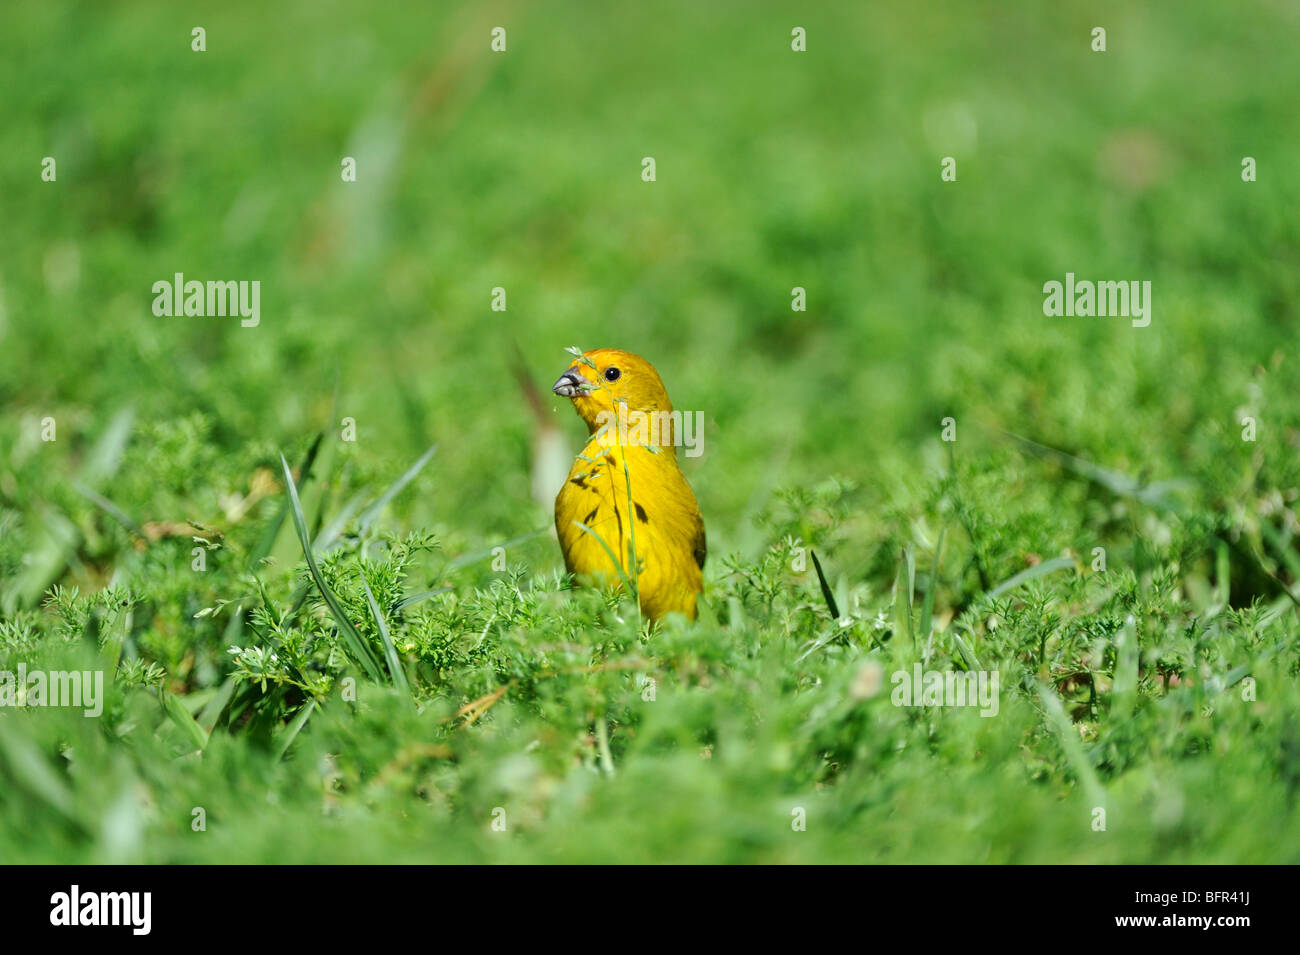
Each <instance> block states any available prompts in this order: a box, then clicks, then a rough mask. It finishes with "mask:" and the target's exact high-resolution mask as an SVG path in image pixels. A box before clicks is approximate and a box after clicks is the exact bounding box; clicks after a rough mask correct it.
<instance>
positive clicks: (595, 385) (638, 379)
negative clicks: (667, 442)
mask: <svg viewBox="0 0 1300 955" xmlns="http://www.w3.org/2000/svg"><path fill="white" fill-rule="evenodd" d="M551 390H552V391H553V392H555V393H556V394H557V395H560V396H561V397H563V398H569V399H571V400H572V401H573V408H574V410H575V411H577V412H578V415H579V417H581V418H582V420H583V421H585V422H586V423H587V430H588V431H590V432H591V433H593V434H594V433H595V432H596V431H597V429H599V428H601V427H602V426H604V425H605V423H606V422H607V421H609V420H610V419H609V417H608V415H614V416H615V417H617V415H618V413H619V407H620V405H622V406H624V407H625V408H626V410H627V411H628V412H629V413H631V412H633V411H642V412H645V413H646V414H651V413H653V412H656V411H662V412H671V411H672V410H673V406H672V403H671V402H670V401H669V400H668V392H667V391H666V390H664V383H663V382H662V381H660V380H659V372H657V371H655V369H654V366H653V365H652V364H650V362H648V361H646V360H645V359H644V358H642V357H641V356H640V355H633V354H632V353H631V352H625V351H619V350H618V349H617V348H593V349H592V350H591V351H589V352H586V353H584V354H583V355H582V356H581V357H580V358H578V359H577V360H575V361H574V363H573V364H572V365H570V366H569V368H568V370H567V371H565V373H564V374H562V375H561V376H560V379H559V381H557V382H556V383H555V384H554V385H553V386H552V387H551Z"/></svg>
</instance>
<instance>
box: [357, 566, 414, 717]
mask: <svg viewBox="0 0 1300 955" xmlns="http://www.w3.org/2000/svg"><path fill="white" fill-rule="evenodd" d="M361 587H362V589H363V590H365V592H366V603H367V604H369V605H370V613H371V616H373V617H374V618H375V626H376V627H377V628H378V629H379V639H380V641H382V643H383V644H384V654H385V655H386V656H387V657H388V672H389V673H391V674H392V677H393V684H394V685H395V686H396V687H397V688H398V689H399V690H401V691H402V695H403V696H405V697H406V698H407V699H408V700H410V701H411V702H412V703H414V702H415V697H413V696H412V695H411V685H410V684H409V683H408V682H407V681H406V671H405V670H404V669H402V661H401V659H400V658H399V657H398V656H397V647H396V646H394V645H393V638H392V636H390V635H389V633H388V624H386V623H385V622H384V615H383V613H382V612H381V611H380V609H379V604H377V603H375V595H374V593H373V592H372V591H371V589H370V583H369V581H367V580H366V578H365V577H364V576H362V578H361Z"/></svg>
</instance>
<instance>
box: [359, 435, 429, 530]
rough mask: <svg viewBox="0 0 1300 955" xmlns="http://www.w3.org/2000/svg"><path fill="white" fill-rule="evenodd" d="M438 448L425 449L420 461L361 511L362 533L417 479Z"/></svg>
mask: <svg viewBox="0 0 1300 955" xmlns="http://www.w3.org/2000/svg"><path fill="white" fill-rule="evenodd" d="M437 450H438V446H437V445H436V444H435V445H433V446H432V447H431V448H429V450H428V451H425V452H424V454H422V455H420V459H419V460H418V461H416V462H415V463H414V464H412V465H411V466H410V467H409V468H407V469H406V470H405V471H404V472H402V476H401V477H399V478H398V479H397V480H396V481H394V482H393V483H392V484H390V485H389V486H388V490H386V491H384V493H383V494H381V495H379V497H377V498H376V499H375V502H374V503H373V504H371V505H370V506H369V507H367V508H366V509H365V510H364V511H362V512H361V517H360V518H358V519H357V524H358V526H359V527H360V528H361V533H363V534H364V533H365V532H366V531H368V530H369V529H370V525H371V524H373V523H374V522H375V518H377V517H378V516H379V514H380V512H381V511H382V510H383V509H384V508H385V507H387V506H388V502H389V501H391V500H392V499H393V498H395V497H397V495H398V494H400V493H401V491H402V488H404V487H406V485H408V484H410V483H411V482H412V481H414V480H415V476H416V475H417V474H419V473H420V471H421V470H423V468H424V466H425V465H426V464H428V463H429V459H430V458H431V457H433V455H434V452H436V451H437Z"/></svg>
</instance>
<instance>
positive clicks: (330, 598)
mask: <svg viewBox="0 0 1300 955" xmlns="http://www.w3.org/2000/svg"><path fill="white" fill-rule="evenodd" d="M280 466H281V468H283V470H284V480H285V486H286V487H287V489H288V491H289V512H290V514H291V515H292V516H293V526H294V527H295V528H296V529H297V531H298V542H299V543H300V544H301V545H302V552H303V556H304V557H306V558H307V570H308V572H309V573H310V574H311V579H312V580H313V581H315V582H316V589H317V590H319V591H320V593H321V596H322V597H323V598H325V605H326V606H327V607H329V611H330V614H331V615H332V616H333V617H334V622H335V623H336V624H337V625H338V628H339V633H340V634H341V635H342V637H343V641H344V643H346V644H347V647H348V649H349V650H350V651H351V653H352V657H353V659H354V660H355V661H356V663H357V664H359V665H360V666H361V668H362V669H363V670H365V671H366V675H367V676H368V677H370V679H372V680H374V681H375V682H376V683H383V682H384V680H383V676H382V673H381V672H380V669H379V663H378V661H377V660H375V657H374V654H372V653H371V652H370V647H368V646H367V645H366V641H365V638H364V637H363V636H362V635H361V633H360V632H359V631H358V630H357V628H356V627H355V626H353V625H352V621H351V620H349V619H348V615H347V613H346V612H345V611H344V609H343V605H342V604H340V603H339V599H338V597H336V596H334V591H332V590H330V588H329V585H328V584H327V583H325V578H324V577H323V576H322V575H321V572H320V567H318V566H317V565H316V557H315V556H314V554H313V553H312V547H311V538H310V537H309V536H308V534H307V518H306V517H305V516H303V513H302V502H301V501H299V500H298V488H297V487H295V486H294V483H293V474H292V473H290V471H289V462H288V461H286V460H285V458H284V455H283V454H282V455H280Z"/></svg>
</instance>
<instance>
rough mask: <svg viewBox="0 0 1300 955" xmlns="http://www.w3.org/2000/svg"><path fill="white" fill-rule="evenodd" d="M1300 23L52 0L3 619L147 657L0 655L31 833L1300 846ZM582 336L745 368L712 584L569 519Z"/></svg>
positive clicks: (754, 843)
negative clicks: (681, 603) (242, 283)
mask: <svg viewBox="0 0 1300 955" xmlns="http://www.w3.org/2000/svg"><path fill="white" fill-rule="evenodd" d="M199 24H201V25H204V26H205V28H206V29H207V32H208V40H207V42H208V51H207V52H206V53H202V54H199V53H193V52H191V50H190V46H189V41H190V30H191V28H192V27H193V26H195V25H199ZM498 24H505V25H506V27H507V29H508V35H509V47H508V52H507V53H505V54H495V55H494V54H491V53H489V51H488V39H489V31H490V29H491V27H493V26H496V25H498ZM796 24H797V25H802V26H804V27H806V29H807V31H808V51H807V52H806V53H802V54H797V53H793V52H791V50H790V45H789V38H790V29H791V27H792V26H794V25H796ZM1097 24H1102V25H1104V26H1106V28H1107V30H1108V44H1109V48H1108V51H1107V52H1106V53H1104V54H1101V53H1093V52H1091V50H1090V49H1089V39H1090V31H1091V29H1092V27H1093V26H1095V25H1097ZM1295 27H1296V14H1295V13H1294V11H1291V10H1288V9H1285V8H1283V7H1281V6H1277V5H1268V4H1258V5H1250V6H1248V7H1246V8H1233V9H1227V8H1220V6H1218V5H1214V4H1210V3H1203V4H1201V3H1198V4H1192V5H1190V6H1186V5H1185V7H1183V8H1180V9H1179V11H1178V13H1177V15H1176V16H1175V15H1174V14H1173V13H1172V12H1170V11H1168V10H1166V9H1164V7H1163V6H1162V5H1160V4H1154V3H1139V4H1136V5H1135V4H1110V3H1107V4H1102V5H1100V6H1099V7H1097V8H1096V9H1090V10H1089V11H1088V13H1087V14H1086V15H1084V14H1082V13H1074V12H1068V11H1066V12H1062V11H1056V10H1050V9H1047V8H1044V9H1043V10H1038V11H1017V12H1016V13H1015V15H1014V16H1013V15H1012V13H1011V12H1010V7H1007V6H1005V5H999V4H992V3H987V4H970V3H962V4H958V3H949V4H943V5H940V7H938V8H936V10H935V11H934V12H932V13H927V14H926V15H925V16H924V17H922V15H921V14H920V13H919V12H917V10H916V9H915V8H914V6H912V5H907V4H902V3H899V4H883V5H871V6H869V7H868V6H863V5H861V4H848V3H844V4H832V5H829V6H826V7H825V8H824V9H820V10H819V11H817V12H815V13H811V14H810V13H808V12H807V11H803V10H800V11H797V12H790V11H789V10H787V9H785V8H783V7H781V6H780V5H777V4H758V5H747V6H746V7H745V8H744V10H741V9H740V8H739V7H737V8H735V9H730V8H727V9H707V10H706V9H696V8H692V7H690V6H688V5H684V4H682V5H669V6H666V7H663V8H649V7H647V8H636V9H631V8H623V7H620V8H618V9H617V10H616V11H615V9H614V8H611V9H609V10H597V9H590V8H589V7H588V6H587V5H579V4H551V5H548V6H547V7H545V8H542V7H532V6H522V5H521V6H509V7H507V6H494V5H491V4H489V5H481V4H466V5H448V6H445V7H443V8H441V9H439V10H438V11H435V12H430V11H428V10H424V9H421V10H419V11H418V12H417V11H415V10H414V8H411V9H410V10H407V9H405V8H403V7H401V6H400V5H399V6H397V7H393V8H389V7H382V8H375V9H367V10H365V11H364V12H357V11H353V10H351V9H350V8H349V7H348V5H345V4H342V3H332V2H327V3H323V4H302V5H296V6H290V7H288V8H285V9H282V10H278V11H277V10H270V9H264V8H262V7H259V6H256V5H252V4H233V5H230V4H223V5H216V4H199V5H198V7H197V8H196V9H189V8H187V9H186V10H185V12H184V14H183V15H182V14H181V13H180V12H179V11H176V10H172V9H171V8H169V7H168V6H167V5H165V4H161V3H152V2H141V3H136V4H131V5H125V6H120V7H114V8H113V9H112V10H111V11H109V10H100V9H98V8H96V9H90V8H86V7H84V6H81V5H77V4H74V3H64V2H52V3H45V4H41V5H26V6H16V5H15V6H11V7H6V8H5V9H4V11H3V12H0V53H3V55H0V80H2V81H3V84H4V88H5V89H9V90H14V91H15V94H14V95H13V96H11V97H9V98H7V99H6V102H5V103H4V104H3V105H2V106H0V111H2V112H3V119H4V120H5V121H4V122H2V123H0V181H3V182H4V183H5V190H4V191H5V207H6V216H5V218H6V223H7V225H6V228H5V229H4V230H0V408H3V413H2V416H0V670H15V669H16V668H17V666H18V665H19V663H25V664H26V665H27V667H28V668H29V669H34V668H47V669H58V668H73V667H76V668H80V669H87V668H89V669H100V670H103V671H104V672H105V673H106V674H107V675H108V679H107V681H106V683H107V686H106V693H107V699H106V701H105V706H104V711H103V714H102V715H101V716H100V717H98V718H94V719H87V718H85V717H84V716H83V715H82V713H81V711H80V710H75V709H60V708H40V709H38V708H26V709H9V710H5V711H0V774H3V778H4V779H5V780H6V781H7V785H5V786H4V787H0V844H2V845H4V846H6V860H7V861H11V862H276V863H278V862H292V861H302V862H339V861H346V862H379V861H396V862H428V861H484V862H546V861H550V862H579V861H612V860H617V861H625V862H665V861H681V862H862V861H882V862H935V861H944V862H955V861H963V862H1077V863H1110V862H1156V863H1186V862H1191V863H1211V862H1291V863H1294V862H1297V861H1300V855H1298V854H1297V850H1296V849H1295V848H1294V847H1295V846H1300V809H1298V808H1297V791H1298V790H1300V718H1298V717H1297V714H1300V684H1298V683H1297V676H1298V675H1300V637H1298V636H1297V621H1298V620H1300V611H1298V609H1297V608H1298V606H1300V603H1298V601H1300V552H1298V548H1297V541H1296V534H1297V531H1298V530H1300V521H1298V520H1297V514H1296V508H1297V500H1300V459H1298V457H1297V450H1298V449H1300V398H1298V397H1297V396H1300V367H1297V365H1296V360H1295V355H1294V342H1295V341H1296V332H1297V323H1298V321H1300V316H1298V314H1297V304H1296V303H1297V301H1300V279H1298V278H1297V277H1298V276H1300V269H1297V265H1300V225H1297V223H1296V221H1295V217H1294V215H1293V214H1291V213H1292V210H1294V209H1295V208H1296V204H1297V201H1298V200H1300V187H1298V186H1297V183H1300V163H1298V161H1297V158H1296V157H1298V156H1300V129H1297V127H1296V124H1295V123H1294V122H1293V118H1294V103H1293V96H1291V94H1290V92H1289V91H1290V90H1293V89H1294V88H1295V86H1296V82H1297V81H1300V62H1297V61H1296V59H1295V57H1294V56H1293V55H1292V53H1293V51H1292V49H1291V46H1292V45H1293V44H1291V43H1290V37H1292V36H1294V30H1295ZM349 155H352V156H356V157H357V160H358V180H357V182H355V183H344V182H342V181H341V180H340V177H339V168H340V160H341V158H342V157H343V156H349ZM950 155H951V156H955V157H956V158H957V162H958V166H957V168H958V179H957V181H956V182H953V183H945V182H943V181H941V179H940V177H939V170H940V160H941V158H942V157H944V156H950ZM44 156H54V157H55V158H56V159H57V162H58V167H57V168H58V178H57V180H56V181H55V182H42V181H41V179H40V176H39V172H40V160H41V158H42V157H44ZM645 156H654V157H655V158H656V162H657V180H656V181H655V182H654V183H645V182H643V181H642V180H641V177H640V173H641V159H642V158H643V157H645ZM1243 156H1252V157H1255V158H1256V160H1257V161H1258V168H1259V177H1258V181H1256V182H1251V183H1246V182H1243V181H1242V179H1241V174H1240V173H1241V160H1242V157H1243ZM178 271H180V272H184V273H185V274H186V275H187V277H194V278H200V279H247V280H253V279H256V280H260V281H261V282H262V320H261V323H260V324H259V325H258V326H257V327H256V328H243V327H241V326H240V325H239V322H238V319H233V320H230V319H221V318H188V319H186V318H156V317H155V316H154V315H153V314H152V313H151V311H150V302H151V293H150V288H151V286H152V283H153V282H155V281H158V280H160V279H167V278H170V277H171V276H172V275H173V274H174V273H175V272H178ZM1067 271H1070V272H1074V273H1076V275H1078V276H1080V277H1081V278H1097V279H1101V278H1113V279H1143V280H1150V281H1152V283H1153V288H1154V308H1153V320H1152V323H1151V325H1150V326H1149V327H1147V328H1133V327H1131V325H1130V324H1129V322H1128V321H1127V320H1123V319H1102V318H1093V319H1082V318H1068V319H1067V318H1049V317H1045V316H1044V315H1043V311H1042V301H1043V297H1042V292H1041V289H1042V284H1043V283H1044V282H1047V281H1051V280H1058V281H1059V280H1061V279H1062V278H1063V276H1064V274H1065V273H1066V272H1067ZM497 287H501V288H505V289H506V290H507V293H508V310H507V311H505V312H495V311H493V310H492V308H491V305H490V303H491V301H492V289H494V288H497ZM794 287H801V288H804V289H806V290H807V300H808V310H807V311H806V312H792V311H791V306H790V303H791V290H792V289H793V288H794ZM574 342H579V343H581V344H582V345H583V346H585V347H596V346H601V345H607V346H613V347H621V348H626V349H629V350H632V351H636V352H638V353H640V354H643V355H645V356H646V357H647V358H649V359H650V360H652V361H653V362H654V363H655V365H656V366H657V367H658V369H659V370H660V372H661V373H662V375H663V377H664V379H665V381H666V383H667V385H668V388H669V391H670V394H672V396H673V400H674V402H675V404H676V406H677V407H679V408H681V409H700V410H702V411H703V412H704V413H705V416H706V423H705V429H704V439H705V443H704V451H705V453H704V455H703V456H702V457H700V458H698V459H694V458H692V459H684V467H685V471H686V474H687V477H688V479H689V480H690V481H691V483H692V485H693V486H694V488H695V490H696V492H697V495H698V497H699V499H700V503H701V507H702V510H703V513H704V516H705V521H706V524H707V528H708V534H709V551H710V557H709V562H708V564H707V566H706V569H705V578H706V590H705V602H704V607H703V608H702V612H701V616H700V620H699V621H697V622H694V623H691V624H686V623H684V622H681V621H673V622H668V623H666V624H665V625H663V626H661V627H660V628H658V629H656V630H654V631H653V632H650V631H648V630H647V629H646V628H645V627H644V626H642V625H639V624H638V614H637V611H636V608H635V607H634V605H632V604H631V603H630V602H628V601H627V600H626V599H624V598H622V597H620V596H619V595H618V594H617V593H616V592H605V591H599V590H591V589H580V588H575V587H574V586H573V585H572V582H571V581H569V580H568V579H566V577H565V576H564V573H563V563H562V561H561V559H560V556H559V553H558V548H557V546H556V544H555V541H554V539H553V537H552V536H551V535H550V533H549V531H548V530H547V528H548V527H549V524H550V522H551V514H550V508H549V505H548V504H547V503H546V501H545V500H544V499H543V500H539V499H537V497H535V495H534V493H533V490H532V484H533V478H534V476H535V472H537V471H539V470H541V471H543V472H544V471H545V467H546V465H545V461H546V455H545V454H544V453H543V451H544V449H545V448H547V447H560V448H562V449H563V450H564V451H565V452H566V453H567V454H569V455H572V454H575V453H577V451H578V450H579V448H580V446H581V430H582V429H581V426H580V423H579V422H578V421H577V419H576V418H575V417H574V416H573V415H572V414H571V413H570V411H569V409H568V408H567V407H565V406H564V404H565V403H564V402H561V401H559V400H555V401H551V402H544V403H543V406H542V409H541V416H540V417H538V416H537V415H535V414H533V413H532V412H531V411H530V408H529V405H528V404H527V402H526V401H525V400H524V399H523V397H521V395H520V392H519V389H518V386H517V384H516V381H515V376H514V373H513V370H512V357H511V356H512V355H514V354H515V348H516V347H517V348H518V353H519V354H520V355H522V361H523V363H524V365H525V371H526V374H527V376H528V377H529V378H530V379H531V380H533V381H534V382H536V383H537V384H538V385H543V386H544V385H545V384H547V383H549V382H550V381H552V380H554V378H555V377H556V376H557V375H558V374H559V373H560V372H561V371H563V370H564V368H566V367H567V366H568V364H569V362H570V361H571V358H570V357H569V356H568V355H566V354H565V353H564V350H563V348H564V346H567V345H571V344H573V343H574ZM946 418H952V419H953V427H954V428H955V440H952V441H947V440H944V430H945V424H944V419H946ZM1247 418H1249V419H1253V421H1254V422H1255V426H1256V434H1255V435H1254V440H1244V439H1243V434H1244V433H1245V429H1246V428H1247V425H1246V424H1245V423H1244V420H1243V419H1247ZM345 419H348V420H350V421H351V430H350V429H349V426H348V424H346V423H345ZM51 428H53V438H54V439H53V440H44V438H45V437H47V436H48V435H49V434H50V429H51ZM349 436H353V437H354V438H355V440H348V437H349ZM548 442H549V443H548ZM433 445H436V447H437V451H436V453H433V452H432V451H431V446H433ZM918 662H919V663H921V664H922V665H923V666H924V667H925V668H926V669H930V670H954V671H984V672H986V673H988V672H993V671H996V673H997V675H998V679H999V686H1000V693H999V698H998V710H997V714H996V716H990V717H981V716H980V715H979V710H978V708H972V707H961V708H958V707H904V706H897V705H894V702H893V700H892V697H893V693H894V681H893V675H894V674H895V673H896V672H899V671H906V672H911V670H912V668H913V666H914V665H915V664H917V663H918ZM1098 809H1103V810H1104V822H1105V828H1104V830H1100V829H1099V828H1098V820H1099V819H1100V818H1101V817H1100V816H1099V814H1098V812H1097V810H1098ZM200 810H201V812H200ZM800 820H803V821H804V824H803V826H802V827H799V826H797V825H795V823H797V822H799V821H800Z"/></svg>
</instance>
